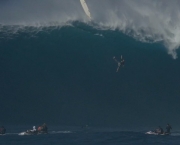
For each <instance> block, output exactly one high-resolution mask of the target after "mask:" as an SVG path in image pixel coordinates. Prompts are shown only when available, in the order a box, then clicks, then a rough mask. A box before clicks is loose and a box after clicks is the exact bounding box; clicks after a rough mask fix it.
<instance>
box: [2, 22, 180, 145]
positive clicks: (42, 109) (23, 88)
mask: <svg viewBox="0 0 180 145" xmlns="http://www.w3.org/2000/svg"><path fill="white" fill-rule="evenodd" d="M72 25H73V26H64V27H61V28H57V27H44V28H42V29H40V28H34V27H25V28H23V29H22V30H21V29H20V30H19V31H17V32H16V33H15V34H13V33H9V31H6V30H8V26H6V27H4V30H3V31H1V33H0V70H1V71H0V100H1V109H0V114H1V118H0V125H5V124H13V125H12V126H11V127H10V126H8V125H5V127H6V128H7V134H6V135H5V136H0V144H3V145H7V144H8V145H10V144H13V145H16V144H17V145H21V144H22V145H24V144H38V145H46V144H47V145H49V144H54V145H55V144H67V145H73V144H74V145H80V144H82V145H86V144H88V145H91V144H92V145H96V144H97V145H100V144H102V145H105V144H107V145H115V144H122V145H141V144H142V145H152V144H155V145H161V144H167V145H177V144H179V143H180V139H179V134H178V130H179V129H180V126H179V119H180V116H179V110H180V106H179V101H180V99H179V95H180V91H179V86H180V79H179V74H180V67H179V64H180V60H179V59H176V60H174V59H172V57H171V56H170V55H168V54H167V51H166V48H165V47H164V46H163V45H162V44H161V43H153V44H150V43H142V42H139V41H136V40H134V39H133V38H132V37H130V36H127V35H125V34H123V33H122V32H120V31H116V30H114V31H111V30H100V29H97V28H95V27H94V26H90V25H87V24H83V23H79V22H74V23H72ZM32 30H33V31H32ZM177 54H178V55H179V51H177ZM121 55H123V57H124V59H125V66H124V67H123V68H120V71H119V72H118V73H117V72H116V68H117V64H116V63H115V61H114V60H113V56H116V57H117V59H120V56H121ZM43 122H46V123H47V124H48V125H49V134H47V135H37V136H19V135H18V133H20V132H22V131H25V130H27V129H29V126H23V125H27V124H42V123H43ZM167 123H170V124H171V125H172V127H173V134H172V135H171V136H153V135H145V132H146V131H149V130H151V129H155V128H156V127H157V126H159V125H161V127H163V128H164V127H165V126H166V124H167ZM85 124H88V125H89V126H94V127H93V128H88V129H82V128H80V127H79V128H78V127H76V128H72V127H67V128H66V127H63V128H62V127H57V126H83V125H85ZM17 125H18V126H17ZM19 125H21V126H19ZM53 125H54V127H53ZM103 127H104V128H103ZM30 128H31V127H30ZM107 128H108V129H107ZM109 128H112V129H109ZM116 128H118V129H116ZM129 130H130V131H129Z"/></svg>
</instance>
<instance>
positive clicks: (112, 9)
mask: <svg viewBox="0 0 180 145" xmlns="http://www.w3.org/2000/svg"><path fill="white" fill-rule="evenodd" d="M87 4H88V6H89V9H90V11H91V14H92V17H93V20H94V23H95V24H96V26H95V27H96V28H97V27H98V29H103V30H109V29H110V30H119V31H121V32H123V33H125V34H127V35H129V36H132V37H133V38H135V39H137V40H139V41H143V42H150V43H151V42H161V43H163V44H164V45H165V47H166V48H167V51H168V53H169V54H171V55H172V57H173V58H177V53H176V49H178V48H179V46H180V39H179V38H180V33H179V32H180V26H179V21H180V19H179V18H180V11H179V5H180V2H179V1H178V0H174V1H172V2H169V1H168V0H152V1H148V0H139V1H133V0H130V1H125V0H121V1H115V0H101V1H96V0H87ZM100 5H101V7H99V6H100ZM0 17H1V20H0V24H1V26H0V32H1V33H3V34H8V36H9V35H10V34H17V33H18V32H19V31H27V32H30V33H32V32H34V33H37V32H38V31H42V29H43V30H45V29H47V28H49V27H51V28H52V27H56V28H57V27H58V28H59V27H62V26H65V25H67V24H71V22H74V21H80V22H84V23H87V22H88V18H87V17H86V15H85V14H84V11H83V9H82V7H81V5H80V2H79V0H68V1H67V0H61V1H57V0H51V1H49V0H44V1H43V3H42V1H40V0H38V1H37V0H36V1H35V0H31V1H29V2H25V1H23V0H19V1H16V2H14V1H12V0H9V1H2V2H1V3H0ZM69 22H70V23H69ZM89 25H92V24H89ZM1 37H2V36H1Z"/></svg>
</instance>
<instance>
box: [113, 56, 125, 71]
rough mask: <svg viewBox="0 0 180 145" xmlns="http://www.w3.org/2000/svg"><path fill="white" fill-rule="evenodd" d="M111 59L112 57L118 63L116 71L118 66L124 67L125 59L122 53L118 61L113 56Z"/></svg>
mask: <svg viewBox="0 0 180 145" xmlns="http://www.w3.org/2000/svg"><path fill="white" fill-rule="evenodd" d="M113 59H114V61H115V62H117V64H118V67H117V70H116V72H118V71H119V68H120V66H123V67H124V63H125V60H124V59H123V57H122V55H121V60H120V61H118V60H117V59H116V57H115V56H114V57H113Z"/></svg>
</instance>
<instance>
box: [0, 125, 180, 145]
mask: <svg viewBox="0 0 180 145" xmlns="http://www.w3.org/2000/svg"><path fill="white" fill-rule="evenodd" d="M27 128H28V126H16V127H15V126H9V132H10V133H7V134H6V135H3V136H0V141H1V145H24V144H26V145H29V144H33V145H49V144H53V145H59V144H62V145H152V144H156V145H178V144H179V142H180V138H179V136H180V134H179V133H177V132H176V133H172V134H171V135H169V136H156V135H146V134H144V132H143V131H121V130H120V129H117V128H94V127H93V128H92V127H88V128H81V127H59V126H51V127H50V128H49V134H46V135H29V136H20V135H18V133H19V132H22V131H24V130H26V129H27Z"/></svg>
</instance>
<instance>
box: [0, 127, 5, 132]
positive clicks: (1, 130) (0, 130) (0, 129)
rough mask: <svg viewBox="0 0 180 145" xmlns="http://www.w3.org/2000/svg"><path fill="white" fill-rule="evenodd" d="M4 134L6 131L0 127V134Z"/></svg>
mask: <svg viewBox="0 0 180 145" xmlns="http://www.w3.org/2000/svg"><path fill="white" fill-rule="evenodd" d="M5 133H6V129H5V128H4V126H1V127H0V134H5Z"/></svg>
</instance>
